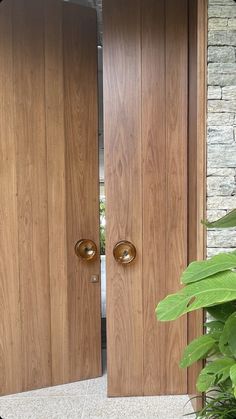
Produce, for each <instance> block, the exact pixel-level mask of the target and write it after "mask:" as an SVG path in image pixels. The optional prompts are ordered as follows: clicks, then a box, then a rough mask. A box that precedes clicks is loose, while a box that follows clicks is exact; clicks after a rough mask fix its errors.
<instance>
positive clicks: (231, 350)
mask: <svg viewBox="0 0 236 419" xmlns="http://www.w3.org/2000/svg"><path fill="white" fill-rule="evenodd" d="M219 349H220V351H221V352H222V354H223V355H234V356H236V312H235V313H233V314H231V316H230V317H229V318H228V320H227V321H226V323H225V326H224V329H223V332H222V335H221V337H220V340H219Z"/></svg>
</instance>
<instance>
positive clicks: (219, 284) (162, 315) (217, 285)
mask: <svg viewBox="0 0 236 419" xmlns="http://www.w3.org/2000/svg"><path fill="white" fill-rule="evenodd" d="M235 299H236V273H235V272H232V271H225V272H221V273H219V274H216V275H213V276H211V277H209V278H207V279H205V280H204V281H199V282H195V283H193V284H189V285H187V286H185V287H184V288H183V289H181V290H180V291H179V292H177V293H176V294H172V295H169V296H167V297H166V298H165V299H164V300H162V301H161V302H160V303H159V304H158V306H157V308H156V316H157V318H158V320H161V321H169V320H175V319H177V318H178V317H180V316H182V315H183V314H185V313H189V312H191V311H194V310H196V309H199V308H203V307H208V306H211V305H217V304H220V303H224V302H227V301H232V300H235Z"/></svg>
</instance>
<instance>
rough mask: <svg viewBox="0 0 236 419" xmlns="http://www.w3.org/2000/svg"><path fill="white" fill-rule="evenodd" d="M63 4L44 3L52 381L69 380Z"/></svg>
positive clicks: (54, 2)
mask: <svg viewBox="0 0 236 419" xmlns="http://www.w3.org/2000/svg"><path fill="white" fill-rule="evenodd" d="M62 6H63V3H62V2H59V1H58V0H50V1H47V2H46V3H45V102H46V103H45V110H46V132H47V183H48V229H49V262H50V263H49V268H50V297H51V301H50V303H51V348H52V349H51V350H52V384H53V385H56V384H59V383H61V382H68V381H69V380H70V373H69V369H68V365H69V359H70V353H69V332H68V310H69V305H68V303H69V300H68V283H67V241H66V237H67V230H66V219H67V213H66V183H65V171H66V167H65V132H64V88H63V83H64V71H63V39H62V31H63V21H62Z"/></svg>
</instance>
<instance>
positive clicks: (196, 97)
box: [188, 0, 207, 408]
mask: <svg viewBox="0 0 236 419" xmlns="http://www.w3.org/2000/svg"><path fill="white" fill-rule="evenodd" d="M206 22H207V5H206V2H205V1H204V0H189V150H188V151H189V156H188V189H189V191H188V195H189V207H188V212H189V217H188V251H189V252H188V262H189V263H190V262H191V261H193V260H201V259H204V257H205V231H204V227H203V226H202V224H201V220H202V219H204V218H205V206H206V198H205V197H206V191H205V189H206V175H205V172H206V169H205V167H206V164H205V157H206V152H205V142H206V141H205V139H206V68H207V65H206V56H207V42H206V34H207V25H206ZM203 321H204V314H203V312H202V311H199V312H197V313H191V314H189V315H188V341H189V342H190V341H192V340H193V339H195V338H196V337H197V336H199V335H201V334H202V333H203ZM201 368H202V362H198V363H197V364H195V365H193V366H192V367H191V368H189V369H188V394H189V395H195V394H196V379H197V376H198V374H199V372H200V370H201ZM200 407H201V406H198V408H200Z"/></svg>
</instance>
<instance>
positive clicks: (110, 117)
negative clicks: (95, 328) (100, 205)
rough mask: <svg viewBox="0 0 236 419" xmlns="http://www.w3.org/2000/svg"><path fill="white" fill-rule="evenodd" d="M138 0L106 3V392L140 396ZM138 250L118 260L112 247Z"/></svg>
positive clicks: (140, 217)
mask: <svg viewBox="0 0 236 419" xmlns="http://www.w3.org/2000/svg"><path fill="white" fill-rule="evenodd" d="M140 18H141V14H140V1H137V0H130V1H128V2H127V1H126V0H121V1H119V2H117V1H116V0H105V1H104V126H105V173H106V175H105V176H106V202H107V207H106V217H107V227H106V232H107V236H106V254H107V348H108V395H109V396H131V395H141V394H143V384H142V383H143V329H142V327H143V308H142V304H143V302H142V190H141V182H142V174H141V159H142V156H141V67H140V64H141V49H140V46H141V34H140ZM122 239H126V240H129V241H131V242H132V243H133V244H134V245H135V246H136V249H137V259H136V261H135V262H134V263H133V264H132V265H129V266H125V267H124V266H122V265H118V264H117V262H116V261H115V260H114V258H113V255H112V250H113V246H114V245H115V244H116V243H117V242H118V241H119V240H122Z"/></svg>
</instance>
